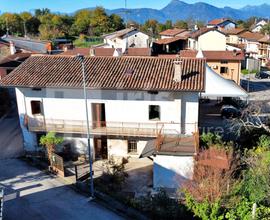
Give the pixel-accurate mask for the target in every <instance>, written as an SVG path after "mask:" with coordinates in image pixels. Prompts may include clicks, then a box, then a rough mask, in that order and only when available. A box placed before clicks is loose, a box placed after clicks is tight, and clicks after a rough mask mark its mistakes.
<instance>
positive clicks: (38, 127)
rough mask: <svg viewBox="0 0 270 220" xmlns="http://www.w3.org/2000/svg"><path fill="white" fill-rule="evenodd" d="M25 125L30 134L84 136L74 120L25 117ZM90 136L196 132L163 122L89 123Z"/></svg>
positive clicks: (84, 129)
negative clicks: (47, 133) (50, 133)
mask: <svg viewBox="0 0 270 220" xmlns="http://www.w3.org/2000/svg"><path fill="white" fill-rule="evenodd" d="M25 121H26V125H27V127H28V129H29V131H32V132H49V131H54V132H58V133H73V134H86V133H87V125H86V121H76V120H54V119H46V120H44V119H43V118H30V117H27V120H25ZM89 124H90V133H91V134H92V135H113V136H118V135H119V136H120V135H121V136H138V137H157V135H158V134H160V133H161V134H170V135H177V134H181V133H182V134H185V133H186V131H190V132H195V131H197V125H196V124H194V123H190V124H184V126H183V125H182V124H181V123H173V122H171V123H164V122H155V121H153V122H147V123H141V122H107V121H106V122H92V121H90V122H89Z"/></svg>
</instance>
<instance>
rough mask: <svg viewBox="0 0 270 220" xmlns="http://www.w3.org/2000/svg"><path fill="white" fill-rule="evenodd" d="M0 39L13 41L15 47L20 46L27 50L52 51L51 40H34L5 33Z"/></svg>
mask: <svg viewBox="0 0 270 220" xmlns="http://www.w3.org/2000/svg"><path fill="white" fill-rule="evenodd" d="M2 39H3V40H5V41H7V42H13V43H14V45H15V47H16V48H20V49H22V50H25V51H28V52H33V53H41V54H46V53H51V51H52V44H51V41H41V40H34V39H30V38H23V37H14V36H10V35H5V36H3V37H2Z"/></svg>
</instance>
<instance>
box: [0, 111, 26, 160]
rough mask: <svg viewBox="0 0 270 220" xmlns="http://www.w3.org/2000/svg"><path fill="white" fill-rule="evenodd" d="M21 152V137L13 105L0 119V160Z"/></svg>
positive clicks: (16, 155)
mask: <svg viewBox="0 0 270 220" xmlns="http://www.w3.org/2000/svg"><path fill="white" fill-rule="evenodd" d="M22 154H23V138H22V133H21V129H20V124H19V118H18V114H17V107H16V106H14V107H13V108H12V110H11V111H10V112H9V114H8V115H6V116H4V117H3V118H1V119H0V160H1V159H7V158H15V157H18V156H21V155H22Z"/></svg>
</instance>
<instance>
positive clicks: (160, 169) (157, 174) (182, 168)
mask: <svg viewBox="0 0 270 220" xmlns="http://www.w3.org/2000/svg"><path fill="white" fill-rule="evenodd" d="M153 159H154V168H153V187H154V188H174V189H178V188H180V187H181V185H182V184H183V183H184V182H185V181H186V180H188V179H191V178H192V175H193V165H194V159H193V156H173V155H169V156H167V155H157V156H155V157H153Z"/></svg>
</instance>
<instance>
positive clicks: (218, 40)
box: [188, 28, 226, 51]
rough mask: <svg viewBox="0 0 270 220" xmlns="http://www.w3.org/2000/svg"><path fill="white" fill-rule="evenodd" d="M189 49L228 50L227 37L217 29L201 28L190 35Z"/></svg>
mask: <svg viewBox="0 0 270 220" xmlns="http://www.w3.org/2000/svg"><path fill="white" fill-rule="evenodd" d="M188 49H191V50H207V51H221V50H226V35H225V34H224V33H222V32H221V31H219V30H217V29H215V28H201V29H199V30H196V31H193V32H191V33H190V35H189V39H188Z"/></svg>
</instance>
